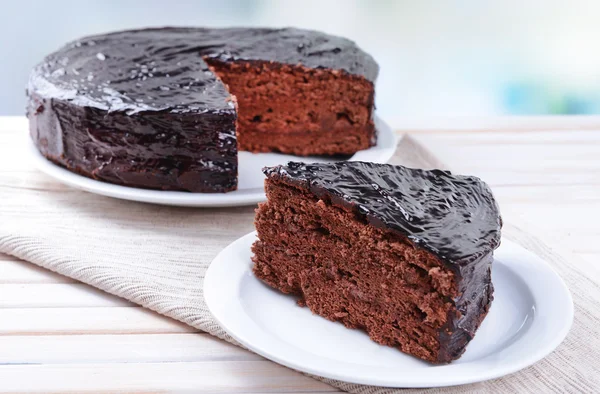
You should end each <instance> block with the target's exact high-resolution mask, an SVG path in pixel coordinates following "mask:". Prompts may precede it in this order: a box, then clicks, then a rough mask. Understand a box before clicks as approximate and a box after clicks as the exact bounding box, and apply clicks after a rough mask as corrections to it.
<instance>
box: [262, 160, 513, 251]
mask: <svg viewBox="0 0 600 394" xmlns="http://www.w3.org/2000/svg"><path fill="white" fill-rule="evenodd" d="M264 172H265V174H266V175H267V176H273V175H275V174H276V175H278V176H280V177H287V178H289V179H290V180H293V181H295V182H301V183H305V184H306V185H307V186H308V187H309V188H310V190H311V191H312V192H313V193H315V194H316V195H318V196H322V195H327V196H329V197H330V198H331V199H332V202H333V204H334V205H337V204H340V205H344V206H352V207H353V209H356V211H357V212H359V213H360V214H363V215H365V217H366V218H367V219H368V220H369V222H370V223H372V224H373V225H375V226H379V227H381V226H385V227H387V228H391V229H393V230H396V231H399V232H400V233H402V234H404V235H405V236H407V237H408V238H409V239H410V240H411V241H412V242H414V243H415V244H417V245H419V246H421V247H423V248H425V249H427V250H429V251H430V252H432V253H433V254H435V255H437V256H438V257H440V258H441V259H443V260H446V261H448V262H456V261H460V260H463V259H465V258H469V257H470V256H472V255H476V254H481V253H482V252H486V251H490V250H493V249H495V248H496V247H497V246H498V245H499V244H500V228H501V221H500V215H499V211H498V206H497V205H496V202H495V200H494V197H493V195H492V192H491V191H490V189H489V187H488V186H487V185H486V184H485V183H484V182H482V181H481V180H480V179H479V178H476V177H473V176H463V175H452V174H451V173H450V172H448V171H442V170H433V171H427V170H419V169H413V168H407V167H403V166H394V165H389V164H375V163H364V162H353V161H345V162H339V163H332V164H330V163H327V164H321V163H316V164H304V163H296V162H290V163H288V165H287V166H283V165H281V166H277V167H270V168H266V169H265V170H264Z"/></svg>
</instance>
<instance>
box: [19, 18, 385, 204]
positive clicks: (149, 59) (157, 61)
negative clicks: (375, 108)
mask: <svg viewBox="0 0 600 394" xmlns="http://www.w3.org/2000/svg"><path fill="white" fill-rule="evenodd" d="M211 60H214V61H221V62H231V61H237V60H240V61H245V62H257V63H261V62H263V63H264V62H269V63H271V62H274V63H276V64H292V65H302V66H306V67H308V68H326V69H334V70H341V71H343V72H346V73H349V74H352V75H359V76H362V77H364V78H366V79H368V80H369V81H373V80H374V79H375V77H376V76H377V72H378V67H377V64H376V63H375V62H374V61H373V59H372V58H371V57H370V56H369V55H367V54H366V53H364V52H363V51H361V50H360V49H359V48H358V47H356V45H355V44H354V43H353V42H351V41H349V40H346V39H343V38H339V37H334V36H329V35H326V34H323V33H319V32H314V31H308V30H300V29H243V28H236V29H203V28H159V29H144V30H133V31H122V32H116V33H110V34H104V35H98V36H92V37H87V38H83V39H81V40H78V41H75V42H72V43H70V44H67V45H66V46H64V47H63V48H62V49H60V50H58V51H57V52H55V53H53V54H51V55H49V56H47V57H46V58H45V59H44V61H43V62H42V63H41V64H39V65H38V66H36V67H35V68H34V70H33V72H32V73H31V76H30V80H29V85H28V95H29V106H28V117H29V119H30V131H31V135H32V138H33V140H34V142H35V143H36V145H37V146H38V149H39V150H40V151H41V152H42V153H43V154H44V155H45V156H46V157H48V158H49V159H50V160H52V161H54V162H56V163H58V164H60V165H62V166H65V167H67V168H69V169H71V170H72V171H76V172H79V173H81V174H82V175H86V176H89V177H92V178H96V179H99V180H103V181H107V182H112V183H117V184H122V185H126V186H134V187H144V188H153V189H164V190H186V191H191V192H225V191H229V190H234V189H235V188H236V187H237V140H236V119H237V112H236V105H235V102H234V100H233V99H232V97H231V95H230V94H229V92H228V91H227V88H226V86H225V85H224V84H223V83H222V82H221V81H220V80H219V79H218V78H217V77H216V76H215V74H214V73H213V72H212V71H211V69H210V68H209V64H208V63H210V62H211Z"/></svg>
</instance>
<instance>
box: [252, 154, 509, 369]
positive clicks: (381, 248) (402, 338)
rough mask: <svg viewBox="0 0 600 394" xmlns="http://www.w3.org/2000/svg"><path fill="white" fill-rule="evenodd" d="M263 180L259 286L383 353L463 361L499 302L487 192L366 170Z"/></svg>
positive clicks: (405, 173) (367, 166) (471, 183)
mask: <svg viewBox="0 0 600 394" xmlns="http://www.w3.org/2000/svg"><path fill="white" fill-rule="evenodd" d="M264 173H265V174H266V175H267V179H266V181H265V186H266V191H267V197H268V201H267V202H265V203H263V204H260V205H259V208H258V209H257V215H256V220H255V225H256V229H257V231H258V238H259V240H258V241H256V242H255V244H254V245H253V252H254V257H253V260H254V263H255V264H254V267H253V270H254V273H255V275H256V276H257V277H258V278H260V279H261V280H263V281H264V282H265V283H267V284H268V285H270V286H272V287H274V288H275V289H278V290H280V291H282V292H284V293H288V294H294V295H297V296H298V297H299V303H300V304H301V305H306V306H308V307H309V308H310V309H311V311H313V312H314V313H316V314H318V315H321V316H323V317H325V318H327V319H330V320H335V321H339V322H342V323H343V324H344V325H345V326H346V327H349V328H359V329H363V330H365V331H366V332H367V333H368V334H369V336H370V337H371V339H373V340H374V341H376V342H377V343H380V344H383V345H389V346H394V347H397V348H398V349H400V350H401V351H403V352H405V353H408V354H411V355H413V356H416V357H418V358H421V359H423V360H427V361H429V362H432V363H447V362H450V361H452V360H455V359H457V358H458V357H460V356H461V354H462V353H463V352H464V351H465V347H466V346H467V344H468V342H469V341H470V340H471V339H473V336H474V335H475V331H476V330H477V328H478V327H479V325H480V324H481V322H482V321H483V319H484V318H485V316H486V314H487V313H488V310H489V308H490V304H491V302H492V299H493V286H492V282H491V263H492V258H493V256H492V255H493V251H494V249H495V248H496V247H498V245H499V244H500V230H501V227H502V221H501V218H500V214H499V211H498V206H497V205H496V202H495V200H494V197H493V195H492V193H491V191H490V189H489V187H488V186H487V185H486V184H485V183H484V182H482V181H481V180H480V179H478V178H476V177H472V176H461V175H452V174H451V173H450V172H447V171H441V170H434V171H426V170H418V169H411V168H406V167H402V166H393V165H385V164H373V163H363V162H341V163H334V164H304V163H294V162H290V163H288V165H287V166H283V165H282V166H277V167H270V168H265V170H264Z"/></svg>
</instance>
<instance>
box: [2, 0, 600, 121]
mask: <svg viewBox="0 0 600 394" xmlns="http://www.w3.org/2000/svg"><path fill="white" fill-rule="evenodd" d="M2 15H3V18H2V23H1V24H0V53H1V54H2V56H1V59H2V60H1V61H0V115H22V114H23V113H24V108H25V97H24V91H25V85H26V82H27V77H28V74H29V70H30V69H31V68H32V67H33V66H34V65H35V64H36V63H37V62H39V61H40V60H41V59H42V58H43V56H44V55H46V54H47V53H49V52H51V51H53V50H55V49H57V48H59V47H60V46H62V45H63V44H64V43H66V42H68V41H70V40H74V39H77V38H79V37H81V36H84V35H89V34H95V33H101V32H107V31H111V30H118V29H128V28H135V27H147V26H165V25H178V26H273V27H280V26H296V27H303V28H310V29H317V30H322V31H325V32H328V33H332V34H337V35H342V36H346V37H348V38H351V39H353V40H354V41H356V42H357V43H358V44H359V45H360V46H361V47H362V48H363V49H365V50H366V51H368V52H369V53H371V54H372V55H373V56H374V57H375V59H376V60H377V61H378V62H379V64H380V66H381V73H380V76H379V79H378V81H377V90H376V92H377V94H376V105H377V109H378V112H379V113H380V114H381V115H382V117H383V118H384V119H388V120H389V121H390V122H391V123H392V124H394V123H395V122H396V121H397V120H398V119H402V118H406V117H429V116H488V115H510V114H516V115H540V114H594V113H600V50H599V49H600V44H599V41H600V23H599V22H598V21H599V20H600V1H598V0H589V1H584V0H572V1H566V0H562V1H558V0H528V1H522V0H489V1H485V0H484V1H482V0H454V1H444V0H438V1H434V0H423V1H414V0H412V1H403V0H397V1H393V0H379V1H377V0H338V1H333V0H301V1H285V0H254V1H253V0H203V1H201V0H197V1H191V0H180V1H176V0H171V1H166V0H88V1H82V0H79V1H73V0H51V1H42V0H39V1H7V2H4V3H3V5H2Z"/></svg>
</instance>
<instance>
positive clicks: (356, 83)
mask: <svg viewBox="0 0 600 394" xmlns="http://www.w3.org/2000/svg"><path fill="white" fill-rule="evenodd" d="M207 62H208V63H209V65H210V66H211V68H212V69H213V70H214V71H215V73H216V74H217V75H218V76H219V78H220V79H221V80H222V81H223V82H224V83H225V84H226V85H227V88H228V89H229V91H230V92H231V93H232V94H233V95H235V96H236V98H237V102H238V106H239V113H238V145H239V148H240V150H247V151H251V152H272V151H277V152H283V153H288V154H294V155H300V156H308V155H335V154H342V155H344V154H345V155H350V154H353V153H355V152H356V151H358V150H362V149H367V148H369V147H370V146H372V145H373V144H374V143H375V126H374V124H373V119H372V118H371V115H372V114H371V113H372V108H373V101H374V87H373V83H372V82H370V81H368V80H366V79H365V78H362V77H356V76H353V75H350V74H348V73H346V72H343V71H340V70H323V69H310V68H307V67H304V66H290V65H281V64H274V63H266V62H242V61H234V62H230V63H223V62H220V61H215V60H210V59H207Z"/></svg>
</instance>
